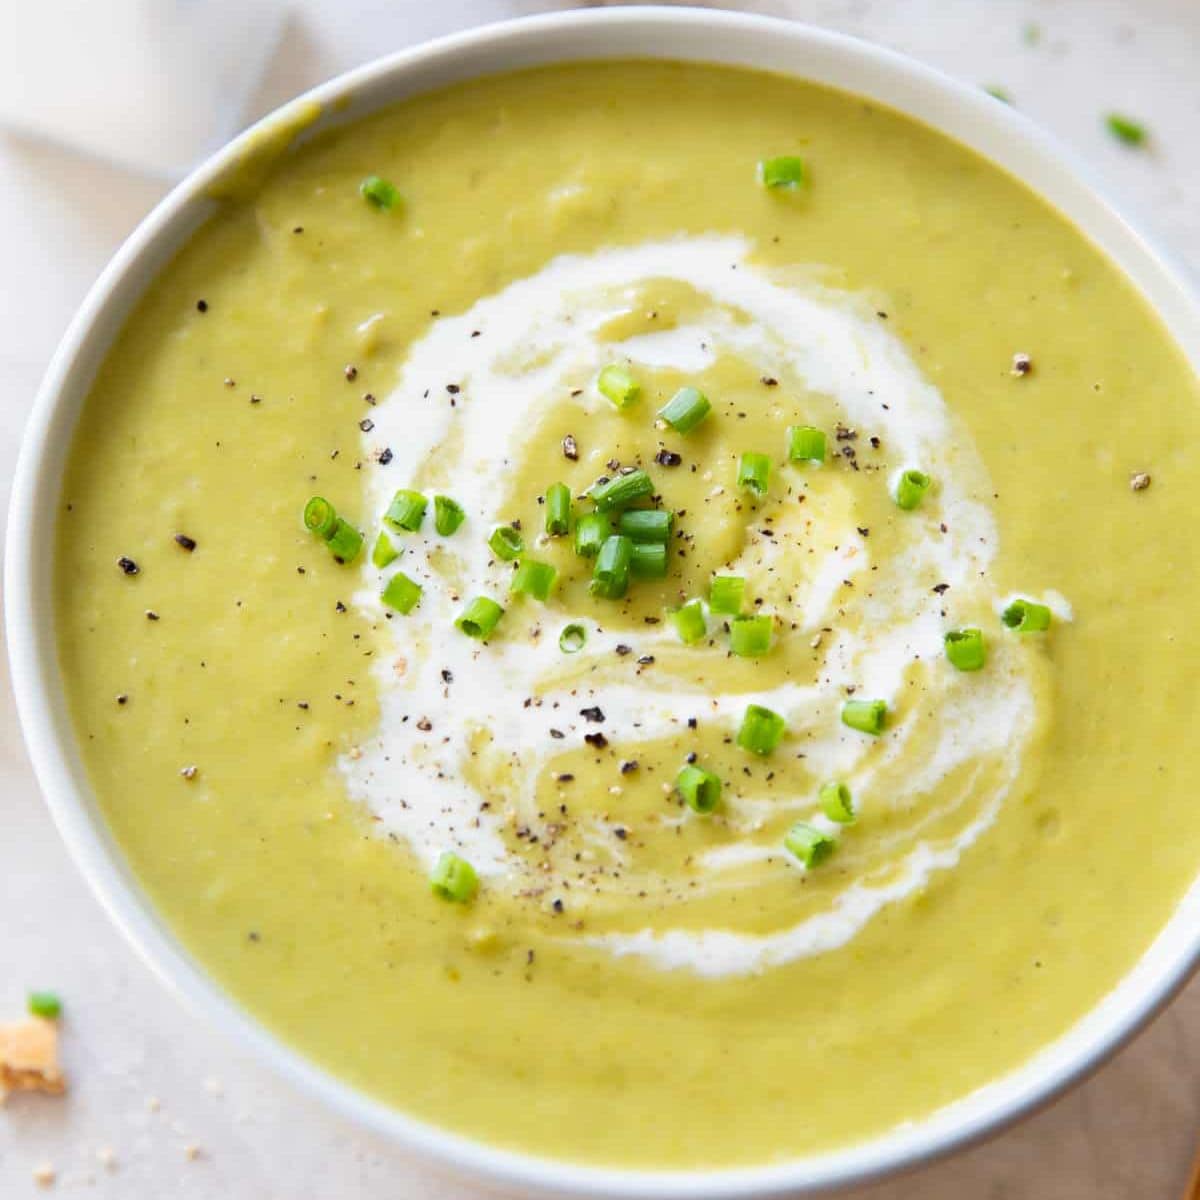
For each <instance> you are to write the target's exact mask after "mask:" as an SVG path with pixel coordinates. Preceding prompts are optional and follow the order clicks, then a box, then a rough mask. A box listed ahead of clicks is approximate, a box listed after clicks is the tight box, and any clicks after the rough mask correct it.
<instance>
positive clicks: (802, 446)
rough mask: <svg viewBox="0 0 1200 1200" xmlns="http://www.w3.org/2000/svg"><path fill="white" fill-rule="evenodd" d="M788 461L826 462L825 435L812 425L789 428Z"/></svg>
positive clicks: (791, 426) (790, 426)
mask: <svg viewBox="0 0 1200 1200" xmlns="http://www.w3.org/2000/svg"><path fill="white" fill-rule="evenodd" d="M787 434H788V459H789V460H790V461H791V462H817V463H823V462H824V461H825V433H824V431H823V430H821V429H815V428H814V427H813V426H812V425H789V426H788V431H787Z"/></svg>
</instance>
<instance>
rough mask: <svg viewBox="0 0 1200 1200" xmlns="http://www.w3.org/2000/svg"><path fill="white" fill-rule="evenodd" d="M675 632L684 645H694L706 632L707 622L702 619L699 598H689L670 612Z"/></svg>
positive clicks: (702, 607)
mask: <svg viewBox="0 0 1200 1200" xmlns="http://www.w3.org/2000/svg"><path fill="white" fill-rule="evenodd" d="M671 620H672V621H673V622H674V624H675V632H676V633H677V634H679V640H680V641H681V642H683V644H684V645H685V646H693V645H695V644H696V643H697V642H698V641H699V640H700V639H701V638H702V637H703V636H704V635H705V634H706V633H707V632H708V622H707V621H706V620H705V619H704V606H703V605H702V604H701V603H700V601H699V600H689V601H688V602H687V603H686V604H684V605H682V606H681V607H679V608H677V609H675V611H674V612H673V613H672V614H671Z"/></svg>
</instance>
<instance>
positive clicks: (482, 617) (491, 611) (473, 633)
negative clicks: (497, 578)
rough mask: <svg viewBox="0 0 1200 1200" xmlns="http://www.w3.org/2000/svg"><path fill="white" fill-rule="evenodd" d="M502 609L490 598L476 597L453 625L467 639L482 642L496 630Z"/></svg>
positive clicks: (502, 612) (502, 613) (502, 614)
mask: <svg viewBox="0 0 1200 1200" xmlns="http://www.w3.org/2000/svg"><path fill="white" fill-rule="evenodd" d="M502 616H504V609H503V608H501V607H500V605H499V604H497V603H496V602H495V600H493V599H492V598H491V597H490V596H476V597H475V599H474V600H472V601H471V603H470V604H468V605H467V607H466V608H464V609H463V611H462V612H461V613H460V614H459V617H458V619H457V620H456V621H455V622H454V624H455V625H456V626H457V627H458V628H459V629H460V630H462V632H463V633H465V634H466V635H467V637H469V638H474V639H475V640H476V641H479V642H481V641H483V640H484V639H485V638H486V637H487V636H488V634H489V633H491V632H492V630H493V629H495V628H496V625H497V623H498V622H499V620H500V618H501V617H502Z"/></svg>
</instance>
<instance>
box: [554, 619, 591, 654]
mask: <svg viewBox="0 0 1200 1200" xmlns="http://www.w3.org/2000/svg"><path fill="white" fill-rule="evenodd" d="M586 643H587V630H586V629H584V627H583V626H582V625H579V624H576V623H574V622H572V623H571V624H570V625H564V626H563V631H562V633H560V634H559V635H558V648H559V649H560V650H561V651H562V652H563V653H564V654H578V653H579V651H580V650H582V649H583V647H584V645H585V644H586Z"/></svg>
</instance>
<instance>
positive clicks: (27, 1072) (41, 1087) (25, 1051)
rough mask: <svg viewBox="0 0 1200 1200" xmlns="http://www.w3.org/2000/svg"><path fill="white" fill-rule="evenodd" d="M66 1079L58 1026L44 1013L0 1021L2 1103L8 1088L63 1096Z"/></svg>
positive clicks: (8, 1090)
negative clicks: (61, 1064) (8, 1021)
mask: <svg viewBox="0 0 1200 1200" xmlns="http://www.w3.org/2000/svg"><path fill="white" fill-rule="evenodd" d="M66 1090H67V1081H66V1079H65V1078H64V1077H63V1073H62V1071H61V1070H60V1069H59V1065H58V1026H57V1025H56V1024H55V1023H54V1022H53V1021H47V1020H46V1019H45V1018H43V1017H26V1018H24V1019H23V1020H20V1021H13V1022H11V1023H10V1024H7V1025H0V1104H2V1103H3V1102H4V1100H5V1099H6V1098H7V1097H8V1094H9V1092H44V1093H45V1094H46V1095H48V1096H61V1095H62V1094H63V1092H65V1091H66Z"/></svg>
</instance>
